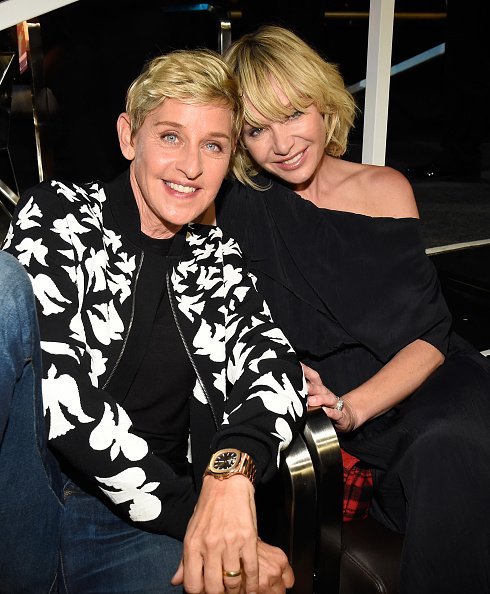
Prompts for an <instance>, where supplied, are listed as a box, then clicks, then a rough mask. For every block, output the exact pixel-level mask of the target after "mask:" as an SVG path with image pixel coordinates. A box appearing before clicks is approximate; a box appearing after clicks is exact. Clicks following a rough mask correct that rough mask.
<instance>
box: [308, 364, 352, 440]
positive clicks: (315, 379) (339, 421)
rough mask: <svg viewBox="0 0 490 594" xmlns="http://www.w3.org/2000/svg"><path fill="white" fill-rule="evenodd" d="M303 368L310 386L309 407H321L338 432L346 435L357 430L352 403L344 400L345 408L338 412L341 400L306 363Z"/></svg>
mask: <svg viewBox="0 0 490 594" xmlns="http://www.w3.org/2000/svg"><path fill="white" fill-rule="evenodd" d="M301 367H302V368H303V372H304V374H305V378H306V383H307V385H308V406H309V407H315V406H321V407H322V408H323V410H324V411H325V414H326V415H327V417H329V418H330V419H332V423H333V424H334V427H335V429H336V430H337V431H340V432H342V433H346V432H347V431H353V430H354V429H356V428H357V427H358V422H357V417H356V413H355V411H354V409H353V407H352V405H351V403H350V402H349V401H348V400H347V399H346V398H343V399H342V400H343V402H344V407H343V409H342V410H337V409H336V408H335V407H336V405H337V402H338V401H339V399H338V397H337V396H336V395H335V394H334V393H333V392H332V391H331V390H329V389H328V388H327V387H326V386H324V385H323V381H322V378H321V377H320V374H319V373H318V372H317V371H315V370H314V369H312V368H311V367H308V365H305V364H304V363H301Z"/></svg>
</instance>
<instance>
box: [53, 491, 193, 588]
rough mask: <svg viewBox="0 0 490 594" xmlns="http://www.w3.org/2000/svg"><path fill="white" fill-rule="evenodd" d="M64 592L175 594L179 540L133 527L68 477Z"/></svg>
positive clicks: (62, 552) (63, 549) (63, 561)
mask: <svg viewBox="0 0 490 594" xmlns="http://www.w3.org/2000/svg"><path fill="white" fill-rule="evenodd" d="M64 493H65V508H64V513H63V528H62V541H61V564H62V577H61V576H60V582H61V584H60V592H61V593H63V594H66V593H68V594H87V593H88V592H90V594H179V593H181V592H182V591H183V590H182V588H181V587H180V586H179V587H177V586H172V585H171V584H170V580H171V578H172V576H173V575H174V573H175V571H176V569H177V567H178V565H179V562H180V559H181V556H182V543H181V542H180V541H178V540H175V539H173V538H171V537H170V536H166V535H164V534H153V533H150V532H145V531H143V530H140V529H139V528H136V527H134V526H132V525H130V524H128V523H127V522H126V521H124V520H122V519H121V518H119V517H118V516H116V515H115V514H114V513H113V512H112V511H111V510H110V509H109V508H108V507H106V505H105V504H104V503H102V501H100V500H99V499H97V497H94V496H93V495H90V494H88V493H85V492H83V491H82V490H81V489H80V488H79V487H77V486H76V485H75V484H74V483H72V482H71V481H68V482H67V483H66V484H65V489H64Z"/></svg>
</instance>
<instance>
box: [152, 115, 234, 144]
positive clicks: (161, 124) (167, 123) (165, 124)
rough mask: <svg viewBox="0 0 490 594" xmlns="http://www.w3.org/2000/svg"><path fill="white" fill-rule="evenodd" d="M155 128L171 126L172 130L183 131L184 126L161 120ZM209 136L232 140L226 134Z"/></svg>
mask: <svg viewBox="0 0 490 594" xmlns="http://www.w3.org/2000/svg"><path fill="white" fill-rule="evenodd" d="M154 126H155V127H156V126H170V127H171V128H178V129H182V128H184V126H183V125H182V124H181V123H179V122H171V121H170V120H159V121H158V122H155V124H154ZM208 134H209V136H212V137H213V138H225V139H226V140H231V136H230V135H229V134H225V133H224V132H209V133H208Z"/></svg>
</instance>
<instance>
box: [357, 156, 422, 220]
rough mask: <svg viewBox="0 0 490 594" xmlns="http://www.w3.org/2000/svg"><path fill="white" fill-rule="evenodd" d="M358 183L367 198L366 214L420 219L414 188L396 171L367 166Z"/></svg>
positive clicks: (362, 171) (389, 168)
mask: <svg viewBox="0 0 490 594" xmlns="http://www.w3.org/2000/svg"><path fill="white" fill-rule="evenodd" d="M358 183H359V184H361V185H362V194H363V195H364V196H365V207H366V210H367V212H366V213H365V214H367V215H369V216H372V217H393V218H396V219H400V218H405V217H409V218H419V212H418V209H417V203H416V202H415V197H414V195H413V190H412V186H411V185H410V183H409V181H408V180H407V178H406V177H405V176H404V175H403V174H401V173H400V172H399V171H396V169H392V168H391V167H381V166H376V165H365V166H364V167H363V168H362V170H360V171H359V176H358Z"/></svg>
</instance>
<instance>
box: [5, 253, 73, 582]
mask: <svg viewBox="0 0 490 594" xmlns="http://www.w3.org/2000/svg"><path fill="white" fill-rule="evenodd" d="M57 477H58V478H59V473H58V471H57V464H56V462H55V461H54V459H53V457H52V455H51V454H50V453H49V452H48V451H47V449H46V435H45V425H44V418H43V408H42V397H41V356H40V348H39V333H38V326H37V318H36V310H35V302H34V295H33V293H32V288H31V283H30V281H29V277H28V276H27V274H26V272H25V271H24V269H23V267H22V266H21V265H20V264H19V262H18V261H17V260H16V259H15V258H13V257H12V256H10V255H9V254H6V253H5V252H0V592H1V593H3V594H7V593H8V594H13V593H15V594H20V593H24V592H25V593H26V594H33V593H36V594H44V593H47V592H55V591H56V590H55V587H56V586H55V581H56V574H57V569H58V562H59V537H60V522H61V512H62V504H61V501H60V499H59V497H58V495H57V491H58V492H59V488H58V487H59V486H60V483H58V484H57V482H56V478H57Z"/></svg>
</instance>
